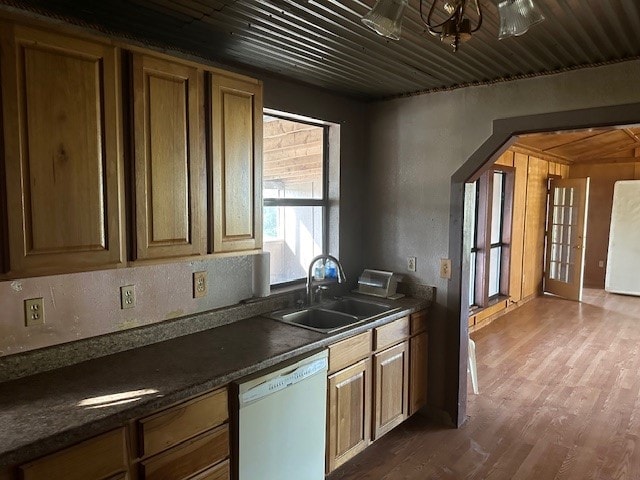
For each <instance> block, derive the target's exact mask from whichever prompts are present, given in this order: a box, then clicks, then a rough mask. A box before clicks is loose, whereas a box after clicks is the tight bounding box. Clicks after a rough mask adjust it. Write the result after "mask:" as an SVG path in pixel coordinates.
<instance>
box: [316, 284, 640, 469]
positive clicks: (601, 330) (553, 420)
mask: <svg viewBox="0 0 640 480" xmlns="http://www.w3.org/2000/svg"><path fill="white" fill-rule="evenodd" d="M472 337H473V338H474V339H475V341H476V348H477V360H478V377H479V386H480V394H479V395H473V394H472V393H471V392H470V394H469V406H468V413H469V419H468V421H467V422H466V424H465V425H464V426H463V427H462V428H460V429H457V430H456V429H442V428H436V427H433V426H430V425H428V424H427V422H426V421H425V420H424V418H422V417H420V416H419V415H418V416H415V417H414V418H412V419H410V420H408V421H407V422H405V423H404V424H403V425H401V426H400V427H398V428H396V429H395V430H393V431H392V432H390V433H388V434H387V435H386V436H385V437H383V438H382V439H380V440H379V441H377V442H376V443H375V444H373V445H371V446H370V447H369V448H368V449H367V450H366V451H365V452H363V453H362V454H360V455H359V456H357V457H355V458H354V459H353V460H351V461H350V462H348V463H347V464H345V465H343V466H342V467H341V468H340V469H338V470H336V471H335V472H334V473H332V474H331V475H330V476H329V477H328V479H329V480H356V479H357V480H364V479H368V480H396V479H416V480H418V479H420V480H426V479H451V480H461V479H482V480H489V479H494V480H503V479H509V480H512V479H514V480H515V479H527V480H529V479H531V480H546V479H557V480H569V479H572V480H587V479H594V480H595V479H599V480H618V479H629V480H631V479H633V480H637V479H640V297H630V296H622V295H614V294H607V293H606V292H604V291H602V290H585V299H584V301H583V302H582V303H577V302H571V301H567V300H563V299H560V298H556V297H550V296H545V297H541V298H539V299H535V300H533V301H531V302H529V303H527V304H526V305H524V306H523V307H521V308H519V309H517V310H515V311H513V312H511V313H509V314H507V315H505V316H504V317H502V318H500V319H498V320H496V321H495V322H494V323H492V324H490V325H488V326H487V327H485V328H483V329H481V330H479V331H478V332H476V333H475V334H474V335H473V336H472Z"/></svg>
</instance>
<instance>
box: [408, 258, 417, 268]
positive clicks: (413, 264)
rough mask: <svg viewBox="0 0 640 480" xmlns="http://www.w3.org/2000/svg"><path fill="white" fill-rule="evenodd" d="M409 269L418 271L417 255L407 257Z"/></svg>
mask: <svg viewBox="0 0 640 480" xmlns="http://www.w3.org/2000/svg"><path fill="white" fill-rule="evenodd" d="M407 270H409V271H410V272H415V271H416V257H407Z"/></svg>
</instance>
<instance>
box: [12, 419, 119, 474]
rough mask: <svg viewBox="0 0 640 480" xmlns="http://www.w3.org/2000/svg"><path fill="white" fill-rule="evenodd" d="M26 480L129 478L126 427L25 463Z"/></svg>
mask: <svg viewBox="0 0 640 480" xmlns="http://www.w3.org/2000/svg"><path fill="white" fill-rule="evenodd" d="M19 470H20V478H21V479H22V480H52V479H64V480H113V479H127V478H128V458H127V454H126V440H125V429H124V428H119V429H117V430H113V431H111V432H108V433H105V434H104V435H100V436H99V437H95V438H92V439H90V440H87V441H85V442H82V443H80V444H78V445H75V446H73V447H70V448H67V449H65V450H62V451H60V452H57V453H54V454H51V455H48V456H46V457H42V458H39V459H38V460H35V461H33V462H30V463H27V464H25V465H22V466H21V467H20V468H19Z"/></svg>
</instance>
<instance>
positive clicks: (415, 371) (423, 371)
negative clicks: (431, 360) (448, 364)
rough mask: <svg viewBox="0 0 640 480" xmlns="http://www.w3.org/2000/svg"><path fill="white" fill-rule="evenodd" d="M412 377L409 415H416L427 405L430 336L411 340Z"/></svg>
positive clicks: (424, 333) (410, 381) (419, 336)
mask: <svg viewBox="0 0 640 480" xmlns="http://www.w3.org/2000/svg"><path fill="white" fill-rule="evenodd" d="M409 351H410V354H411V364H410V369H411V376H410V378H409V403H410V405H409V415H413V414H414V413H416V412H417V411H418V410H419V409H420V408H421V407H423V406H424V405H426V403H427V365H428V363H427V360H428V351H429V335H428V334H427V332H423V333H421V334H420V335H416V336H415V337H412V338H411V342H410V345H409Z"/></svg>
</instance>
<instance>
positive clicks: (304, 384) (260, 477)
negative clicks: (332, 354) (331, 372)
mask: <svg viewBox="0 0 640 480" xmlns="http://www.w3.org/2000/svg"><path fill="white" fill-rule="evenodd" d="M327 365H328V356H327V351H326V350H325V351H322V352H320V353H318V354H315V355H312V356H309V357H306V358H304V359H301V360H299V361H297V362H295V363H292V364H289V365H287V366H286V367H283V368H281V369H278V370H275V371H272V372H270V373H267V374H264V375H260V376H258V377H255V376H254V377H250V378H249V379H248V380H241V381H240V382H238V383H237V388H238V390H237V391H238V402H239V410H238V480H323V479H324V461H325V429H326V412H327Z"/></svg>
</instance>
